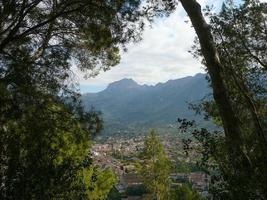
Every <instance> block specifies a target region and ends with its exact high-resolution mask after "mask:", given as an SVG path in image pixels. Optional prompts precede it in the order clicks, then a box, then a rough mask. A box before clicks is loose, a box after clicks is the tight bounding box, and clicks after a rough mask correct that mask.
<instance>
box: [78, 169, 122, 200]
mask: <svg viewBox="0 0 267 200" xmlns="http://www.w3.org/2000/svg"><path fill="white" fill-rule="evenodd" d="M83 174H84V181H85V185H86V188H87V199H89V200H104V199H107V197H108V194H109V193H110V191H111V190H112V188H113V187H114V185H115V184H116V183H117V177H116V175H115V174H114V172H113V171H112V170H111V169H105V170H100V169H99V168H93V169H91V170H87V171H84V172H83Z"/></svg>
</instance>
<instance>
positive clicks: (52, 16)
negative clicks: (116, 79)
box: [0, 0, 174, 199]
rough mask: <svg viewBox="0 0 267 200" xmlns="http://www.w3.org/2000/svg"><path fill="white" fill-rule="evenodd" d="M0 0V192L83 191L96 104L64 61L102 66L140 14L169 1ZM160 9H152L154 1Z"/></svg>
mask: <svg viewBox="0 0 267 200" xmlns="http://www.w3.org/2000/svg"><path fill="white" fill-rule="evenodd" d="M140 3H141V1H140V0H123V1H121V0H115V1H98V0H90V1H88V0H79V1H77V0H1V1H0V92H1V95H0V102H1V103H0V170H1V171H0V174H1V177H0V198H1V199H87V198H88V197H87V195H86V194H87V192H88V188H87V187H86V185H85V183H84V182H83V181H81V180H83V179H84V175H83V173H81V172H83V171H86V170H89V171H90V166H91V160H90V155H89V153H90V140H91V139H92V138H93V136H94V135H95V134H97V133H99V131H100V130H101V127H102V121H101V118H100V116H99V113H98V112H95V111H92V112H89V113H86V112H83V110H82V106H81V103H80V102H79V94H78V93H77V90H76V88H75V82H74V77H73V74H72V72H71V66H72V65H73V63H75V64H76V65H77V66H78V67H79V68H80V69H81V70H84V71H87V70H89V71H92V73H91V74H90V75H95V74H96V73H97V72H98V71H99V70H100V69H104V70H106V69H108V68H109V67H111V66H114V65H115V64H117V63H118V61H119V48H121V47H122V48H123V47H124V44H125V43H126V42H129V41H137V40H138V39H139V38H140V37H139V36H140V33H141V31H142V30H143V26H144V23H143V20H145V19H149V20H151V19H152V17H153V16H156V15H162V14H168V13H170V12H171V11H172V10H173V8H174V7H173V2H172V1H168V2H165V3H164V2H163V3H160V2H159V3H155V4H149V2H148V4H147V6H145V7H144V9H139V8H140ZM157 7H158V8H160V9H155V8H157Z"/></svg>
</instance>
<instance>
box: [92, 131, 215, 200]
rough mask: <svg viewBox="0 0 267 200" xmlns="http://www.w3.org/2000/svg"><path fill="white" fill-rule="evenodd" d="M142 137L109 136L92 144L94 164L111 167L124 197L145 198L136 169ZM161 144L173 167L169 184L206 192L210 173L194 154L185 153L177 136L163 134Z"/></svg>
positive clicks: (203, 193) (142, 143) (142, 142)
mask: <svg viewBox="0 0 267 200" xmlns="http://www.w3.org/2000/svg"><path fill="white" fill-rule="evenodd" d="M144 137H145V136H138V137H134V138H112V137H110V138H108V139H107V140H106V141H105V142H98V143H95V144H94V145H93V148H92V156H93V160H94V164H95V165H97V166H100V167H101V168H103V169H107V168H111V169H112V170H113V171H114V172H115V173H116V175H117V177H118V183H117V185H116V189H117V190H118V192H119V193H121V194H122V195H123V197H124V198H123V199H129V200H130V199H133V200H139V199H140V200H141V199H145V196H146V194H144V192H143V182H142V177H141V176H140V174H139V172H138V164H140V163H141V164H142V162H143V161H142V159H141V158H140V157H139V154H140V152H141V151H142V149H143V148H144ZM161 139H162V144H163V146H164V149H165V152H166V154H167V156H168V158H169V159H170V161H171V163H172V166H173V169H172V173H171V174H170V179H171V182H172V186H173V187H175V186H177V185H180V186H181V185H182V184H189V185H190V186H192V188H193V189H195V190H196V191H198V192H199V193H200V194H201V195H202V196H207V195H208V189H209V183H210V176H209V175H208V174H207V173H205V172H204V171H203V170H201V169H200V168H199V167H197V164H196V163H197V160H196V158H197V156H194V154H193V155H191V156H189V155H186V154H185V152H184V151H183V143H182V141H181V139H179V138H177V137H163V138H161Z"/></svg>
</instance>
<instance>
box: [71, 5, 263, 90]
mask: <svg viewBox="0 0 267 200" xmlns="http://www.w3.org/2000/svg"><path fill="white" fill-rule="evenodd" d="M264 1H266V0H264ZM198 2H199V3H201V5H202V6H205V5H212V4H213V5H214V6H215V8H217V9H218V8H220V7H221V4H222V2H223V0H198ZM236 2H240V0H236ZM187 20H188V18H187V16H186V14H185V12H184V10H183V8H182V7H181V5H179V6H178V8H177V10H176V11H175V12H174V13H173V14H172V15H171V16H169V17H167V18H160V19H157V20H156V22H155V23H154V24H153V25H152V28H147V29H146V30H145V32H144V34H143V40H142V41H141V42H139V43H137V44H129V45H128V46H127V48H128V51H127V52H126V53H122V54H121V63H120V64H119V65H117V66H115V67H113V68H112V69H111V70H109V71H107V72H101V73H100V74H99V75H98V76H96V77H95V78H89V79H85V78H83V76H84V74H82V73H81V72H78V71H76V72H75V73H76V75H77V80H78V81H79V83H80V85H81V86H80V88H81V92H82V93H86V92H98V91H101V90H103V89H105V88H106V87H107V85H108V84H109V83H111V82H114V81H117V80H120V79H123V78H132V79H134V80H135V81H136V82H138V83H139V84H148V85H154V84H156V83H158V82H165V81H167V80H170V79H177V78H181V77H185V76H189V75H194V74H196V73H199V72H204V70H203V67H202V66H201V64H200V61H199V60H196V59H195V58H193V57H192V55H191V54H190V53H188V51H189V50H190V49H191V46H192V45H193V40H194V37H195V33H194V30H193V28H192V27H191V25H190V23H185V21H187Z"/></svg>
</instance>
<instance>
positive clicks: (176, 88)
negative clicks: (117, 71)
mask: <svg viewBox="0 0 267 200" xmlns="http://www.w3.org/2000/svg"><path fill="white" fill-rule="evenodd" d="M210 94H211V90H210V89H209V87H208V82H207V80H206V79H205V74H197V75H195V76H193V77H192V76H188V77H184V78H180V79H176V80H169V81H167V82H166V83H158V84H156V85H155V86H148V85H139V84H138V83H136V82H135V81H134V80H132V79H122V80H120V81H116V82H113V83H111V84H110V85H109V86H108V87H107V88H106V89H105V90H103V91H101V92H98V93H87V94H84V95H83V96H82V99H83V103H84V105H85V107H86V109H90V108H91V107H94V108H95V109H97V110H100V111H101V112H102V113H103V117H104V121H105V124H106V130H107V131H110V130H111V129H112V130H118V129H128V128H133V129H138V128H153V127H167V126H170V124H175V122H176V120H177V118H178V117H180V118H188V119H195V120H201V119H202V117H201V116H196V115H195V112H194V111H192V110H190V109H188V106H189V105H188V103H198V102H199V101H200V100H201V99H202V98H203V97H205V96H207V95H210ZM126 124H127V125H126Z"/></svg>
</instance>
